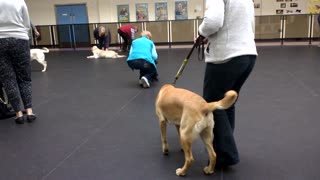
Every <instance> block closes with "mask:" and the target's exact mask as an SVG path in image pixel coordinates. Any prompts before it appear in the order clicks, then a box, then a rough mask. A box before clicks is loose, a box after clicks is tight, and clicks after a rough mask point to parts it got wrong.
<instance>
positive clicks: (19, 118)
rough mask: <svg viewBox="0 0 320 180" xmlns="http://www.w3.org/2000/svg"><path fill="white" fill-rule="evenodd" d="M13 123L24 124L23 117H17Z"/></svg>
mask: <svg viewBox="0 0 320 180" xmlns="http://www.w3.org/2000/svg"><path fill="white" fill-rule="evenodd" d="M14 121H15V122H16V124H24V116H21V117H17V118H16V119H15V120H14Z"/></svg>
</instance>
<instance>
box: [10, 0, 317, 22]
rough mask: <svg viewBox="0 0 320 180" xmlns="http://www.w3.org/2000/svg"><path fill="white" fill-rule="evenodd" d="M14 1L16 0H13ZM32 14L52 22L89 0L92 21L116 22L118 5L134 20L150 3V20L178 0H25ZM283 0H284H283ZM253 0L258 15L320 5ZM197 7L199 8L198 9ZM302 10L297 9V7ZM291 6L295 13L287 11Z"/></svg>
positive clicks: (304, 0)
mask: <svg viewBox="0 0 320 180" xmlns="http://www.w3.org/2000/svg"><path fill="white" fill-rule="evenodd" d="M12 1H13V0H12ZM25 1H26V3H27V5H28V8H29V13H30V17H31V19H32V21H33V23H34V24H37V25H52V24H56V16H55V5H64V4H65V5H68V4H86V5H87V10H88V18H89V23H100V22H117V5H121V4H129V8H130V21H135V20H136V17H135V4H136V3H148V13H149V20H150V21H153V20H154V19H155V10H154V6H155V2H167V3H168V18H169V20H174V19H175V18H174V8H175V7H174V2H175V0H135V1H133V0H25ZM280 1H281V0H280ZM282 1H283V2H277V0H254V2H255V3H260V8H256V9H255V13H256V16H260V15H275V14H276V10H277V9H283V10H284V14H306V13H319V12H316V10H315V8H314V7H315V5H320V0H291V1H290V0H282ZM204 2H205V0H188V17H189V19H195V18H196V17H197V16H200V17H203V14H204V9H205V8H204V4H205V3H204ZM281 3H285V4H286V8H281V7H280V4H281ZM290 3H297V4H298V7H290ZM195 9H197V10H198V11H196V12H195ZM297 9H298V10H301V12H300V13H297V12H296V10H297ZM287 10H292V13H287Z"/></svg>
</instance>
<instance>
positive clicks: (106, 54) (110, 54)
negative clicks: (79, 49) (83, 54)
mask: <svg viewBox="0 0 320 180" xmlns="http://www.w3.org/2000/svg"><path fill="white" fill-rule="evenodd" d="M91 51H92V54H93V55H91V56H87V58H88V59H98V58H121V57H126V56H125V55H119V54H118V53H117V52H115V51H112V50H108V49H107V50H101V49H99V48H98V47H97V46H93V47H92V48H91Z"/></svg>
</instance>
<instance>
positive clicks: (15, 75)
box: [0, 38, 32, 112]
mask: <svg viewBox="0 0 320 180" xmlns="http://www.w3.org/2000/svg"><path fill="white" fill-rule="evenodd" d="M29 46H30V44H29V41H28V40H21V39H15V38H0V72H1V73H0V82H1V83H2V85H3V87H4V89H5V91H6V93H7V96H8V100H9V102H10V103H11V106H12V108H13V109H14V111H15V112H18V111H21V110H22V108H21V103H20V96H21V99H22V102H23V105H24V108H25V109H27V108H31V107H32V96H31V93H32V91H31V66H30V47H29Z"/></svg>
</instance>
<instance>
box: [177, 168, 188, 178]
mask: <svg viewBox="0 0 320 180" xmlns="http://www.w3.org/2000/svg"><path fill="white" fill-rule="evenodd" d="M176 175H178V176H185V175H186V172H185V171H183V170H182V168H178V169H177V170H176Z"/></svg>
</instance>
